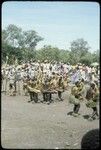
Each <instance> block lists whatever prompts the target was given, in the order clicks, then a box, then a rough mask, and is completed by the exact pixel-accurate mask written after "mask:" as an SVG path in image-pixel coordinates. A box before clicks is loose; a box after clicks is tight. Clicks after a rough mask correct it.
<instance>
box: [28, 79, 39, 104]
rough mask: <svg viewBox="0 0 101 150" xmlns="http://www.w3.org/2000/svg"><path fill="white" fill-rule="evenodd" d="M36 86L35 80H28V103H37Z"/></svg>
mask: <svg viewBox="0 0 101 150" xmlns="http://www.w3.org/2000/svg"><path fill="white" fill-rule="evenodd" d="M36 86H37V79H36V78H35V79H33V80H30V82H29V84H28V85H27V89H28V92H29V95H30V101H28V102H31V101H34V102H35V103H37V102H38V92H37V91H36Z"/></svg>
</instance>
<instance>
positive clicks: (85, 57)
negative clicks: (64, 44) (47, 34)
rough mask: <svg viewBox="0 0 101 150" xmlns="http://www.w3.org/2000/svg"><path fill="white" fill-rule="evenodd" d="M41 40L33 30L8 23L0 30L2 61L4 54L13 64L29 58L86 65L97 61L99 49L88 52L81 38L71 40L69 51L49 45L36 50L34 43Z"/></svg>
mask: <svg viewBox="0 0 101 150" xmlns="http://www.w3.org/2000/svg"><path fill="white" fill-rule="evenodd" d="M42 40H43V38H42V37H41V36H39V35H38V34H37V32H36V31H34V30H29V31H23V30H22V29H21V28H19V27H17V26H15V25H9V26H8V27H7V28H6V29H5V30H2V62H5V61H6V56H8V58H9V59H8V63H10V64H14V61H15V59H17V60H18V62H20V61H21V60H22V61H23V60H24V61H28V60H31V59H33V60H41V61H44V60H49V61H61V62H64V63H68V62H69V63H71V64H73V65H74V64H76V63H79V62H80V63H83V64H86V65H90V64H91V63H93V62H99V50H97V51H95V52H94V53H90V52H89V49H90V47H89V44H88V42H87V41H85V40H84V39H83V38H81V39H77V40H74V41H72V42H71V46H70V50H69V51H68V50H64V49H59V48H57V47H52V46H51V45H45V46H44V47H43V48H41V49H38V50H36V49H35V47H36V45H37V44H38V43H39V42H40V41H42Z"/></svg>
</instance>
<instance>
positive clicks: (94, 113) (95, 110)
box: [90, 107, 98, 119]
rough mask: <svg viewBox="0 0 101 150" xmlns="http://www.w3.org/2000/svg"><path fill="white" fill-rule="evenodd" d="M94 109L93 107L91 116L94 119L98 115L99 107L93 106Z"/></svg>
mask: <svg viewBox="0 0 101 150" xmlns="http://www.w3.org/2000/svg"><path fill="white" fill-rule="evenodd" d="M92 109H93V113H92V115H91V117H90V118H92V119H94V118H95V117H98V111H97V107H93V108H92Z"/></svg>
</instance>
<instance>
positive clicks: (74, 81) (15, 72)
mask: <svg viewBox="0 0 101 150" xmlns="http://www.w3.org/2000/svg"><path fill="white" fill-rule="evenodd" d="M99 72H100V71H99V66H97V67H94V66H87V65H84V64H80V63H78V64H76V65H75V66H73V65H71V64H70V63H62V62H56V61H55V62H49V61H47V60H45V61H44V62H40V61H37V62H35V61H29V62H26V63H22V64H20V65H18V64H16V65H8V64H5V66H2V70H1V73H2V91H4V92H5V94H9V95H10V96H17V95H22V94H23V93H24V95H29V96H30V101H29V102H31V101H34V102H35V103H37V102H38V94H39V93H41V94H42V95H43V101H45V102H48V104H50V103H51V102H53V99H52V94H57V95H58V100H59V101H63V98H62V93H63V92H64V91H66V90H68V89H70V91H71V92H70V97H69V102H70V103H72V104H73V105H74V108H73V113H72V115H73V116H75V117H76V116H78V115H79V109H80V104H81V102H82V100H84V99H86V100H87V103H86V106H87V107H90V108H92V109H93V113H92V115H91V116H90V119H94V118H97V117H98V110H97V103H98V99H99V80H100V79H99ZM86 84H87V85H89V88H88V89H87V90H85V89H86V88H85V85H86ZM7 85H9V88H8V89H7ZM21 88H22V89H21Z"/></svg>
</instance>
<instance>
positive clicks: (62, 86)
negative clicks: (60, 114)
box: [57, 76, 64, 101]
mask: <svg viewBox="0 0 101 150" xmlns="http://www.w3.org/2000/svg"><path fill="white" fill-rule="evenodd" d="M57 85H58V88H57V91H58V98H59V100H60V101H63V98H62V93H63V92H64V82H63V77H62V76H60V77H59V80H58V82H57Z"/></svg>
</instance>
